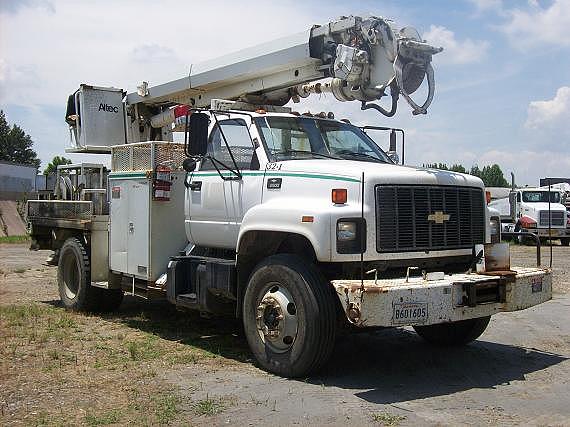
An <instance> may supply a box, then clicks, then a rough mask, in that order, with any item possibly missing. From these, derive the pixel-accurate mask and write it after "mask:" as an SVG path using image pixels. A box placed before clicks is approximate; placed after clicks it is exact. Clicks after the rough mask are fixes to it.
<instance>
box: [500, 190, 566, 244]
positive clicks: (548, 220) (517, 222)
mask: <svg viewBox="0 0 570 427" xmlns="http://www.w3.org/2000/svg"><path fill="white" fill-rule="evenodd" d="M489 206H490V207H491V208H494V209H496V210H498V211H499V213H500V216H501V223H502V229H503V231H506V232H507V231H508V232H521V231H522V232H531V233H534V234H536V235H537V236H538V237H540V238H541V239H543V240H557V239H559V240H560V242H561V244H562V245H563V246H568V245H569V244H570V228H568V217H567V211H566V206H564V205H563V204H562V193H561V192H560V191H558V190H554V189H551V190H549V189H548V188H544V187H541V188H531V187H525V188H518V189H514V190H511V192H510V193H509V197H507V198H503V199H498V200H494V201H492V202H491V203H490V204H489ZM520 240H521V241H523V240H524V237H522V236H521V238H520Z"/></svg>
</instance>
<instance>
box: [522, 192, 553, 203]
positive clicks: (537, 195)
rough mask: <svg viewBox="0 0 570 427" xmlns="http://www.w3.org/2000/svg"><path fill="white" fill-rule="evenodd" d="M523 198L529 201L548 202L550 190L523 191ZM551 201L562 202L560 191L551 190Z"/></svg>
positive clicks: (524, 200)
mask: <svg viewBox="0 0 570 427" xmlns="http://www.w3.org/2000/svg"><path fill="white" fill-rule="evenodd" d="M522 199H523V202H527V203H536V202H543V203H548V191H523V193H522ZM550 203H560V193H558V192H556V191H553V192H551V193H550Z"/></svg>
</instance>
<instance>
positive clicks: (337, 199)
mask: <svg viewBox="0 0 570 427" xmlns="http://www.w3.org/2000/svg"><path fill="white" fill-rule="evenodd" d="M346 200H347V192H346V188H334V189H333V191H332V202H333V203H335V204H337V205H342V204H344V203H346Z"/></svg>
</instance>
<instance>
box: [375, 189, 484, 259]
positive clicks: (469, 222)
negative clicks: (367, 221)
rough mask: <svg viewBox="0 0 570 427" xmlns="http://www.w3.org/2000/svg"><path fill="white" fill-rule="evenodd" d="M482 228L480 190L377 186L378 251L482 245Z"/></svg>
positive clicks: (458, 247)
mask: <svg viewBox="0 0 570 427" xmlns="http://www.w3.org/2000/svg"><path fill="white" fill-rule="evenodd" d="M428 217H430V218H431V220H430V219H428ZM485 226H486V224H485V203H484V199H483V191H482V190H481V189H480V188H470V187H452V186H425V185H378V186H377V187H376V227H377V233H376V250H377V251H378V252H405V251H425V250H441V249H461V248H471V247H473V245H475V244H477V243H484V242H485Z"/></svg>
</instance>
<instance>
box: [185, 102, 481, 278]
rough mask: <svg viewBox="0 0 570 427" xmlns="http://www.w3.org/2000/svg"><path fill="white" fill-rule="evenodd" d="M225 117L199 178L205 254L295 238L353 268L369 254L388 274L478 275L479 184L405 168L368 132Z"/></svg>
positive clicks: (286, 118) (254, 116) (189, 215)
mask: <svg viewBox="0 0 570 427" xmlns="http://www.w3.org/2000/svg"><path fill="white" fill-rule="evenodd" d="M217 116H218V117H216V118H215V119H213V118H212V117H211V115H210V116H209V117H210V118H209V122H210V123H209V136H208V141H207V153H206V155H205V156H204V158H203V159H202V160H201V161H200V162H199V164H198V165H197V166H196V169H195V170H193V171H191V172H190V173H189V174H188V177H187V181H188V185H187V190H186V204H187V206H186V230H187V236H188V239H189V241H190V242H192V243H193V244H195V245H197V246H201V247H215V248H223V249H228V250H234V251H235V252H236V253H237V254H238V257H239V256H240V255H245V254H247V256H250V257H251V256H252V255H251V253H252V250H253V251H255V250H259V251H260V252H261V253H265V251H266V250H268V249H269V247H270V246H276V245H277V246H278V245H280V244H283V241H287V240H291V239H294V240H295V241H297V242H298V241H303V242H304V246H305V247H306V248H310V249H311V250H310V252H311V256H312V257H314V259H315V261H318V262H323V263H339V264H338V265H339V266H340V264H341V263H342V264H343V266H344V268H347V267H348V266H349V265H350V263H354V262H359V261H360V256H361V251H363V254H362V255H363V259H364V262H366V263H367V265H368V264H369V266H374V268H378V269H379V270H382V271H383V270H386V269H388V268H389V267H400V268H406V267H408V266H417V267H421V268H424V267H425V266H428V265H432V266H435V265H437V266H439V267H440V268H444V269H448V268H451V266H453V267H454V268H457V267H458V266H459V265H461V268H462V269H464V270H466V269H467V268H468V265H469V261H470V260H471V255H472V247H473V245H475V244H484V243H486V242H488V241H490V231H489V230H488V229H487V228H488V224H489V218H488V213H487V209H486V204H485V199H484V191H483V184H482V182H481V180H479V179H478V178H476V177H473V176H471V175H464V174H459V173H454V172H441V171H435V170H429V169H425V168H417V167H408V166H402V165H397V164H394V163H393V161H392V160H391V159H390V157H389V156H388V155H387V154H386V152H385V151H383V150H382V149H381V148H380V147H379V146H378V145H377V144H376V143H375V141H374V140H373V139H372V138H371V137H370V136H369V135H368V134H367V133H366V132H364V131H363V130H362V129H360V128H358V127H357V126H354V125H352V124H349V123H346V122H341V121H336V120H333V119H330V118H326V117H319V116H313V115H299V114H291V113H266V112H257V113H255V112H253V113H250V114H243V113H240V112H236V113H231V112H228V113H227V115H226V114H217ZM323 116H324V115H323ZM224 137H225V139H226V142H227V145H226V144H225V141H224ZM380 205H381V206H382V209H380ZM464 207H467V209H463V208H464ZM438 212H439V214H438ZM467 222H468V223H470V224H473V226H470V227H469V228H467V227H461V224H462V223H467ZM396 254H397V256H396ZM369 269H370V268H368V270H369Z"/></svg>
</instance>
